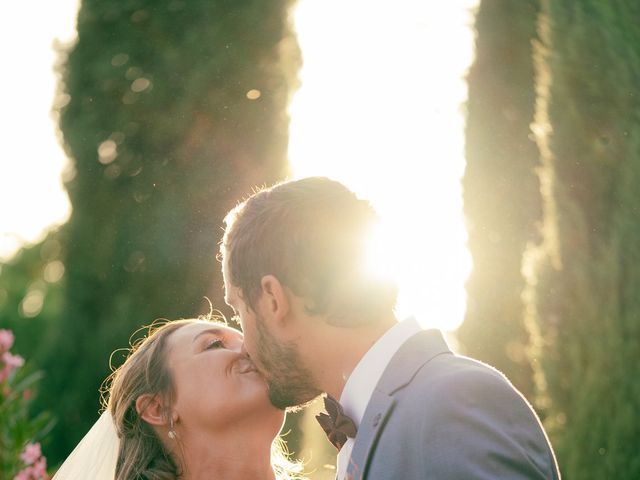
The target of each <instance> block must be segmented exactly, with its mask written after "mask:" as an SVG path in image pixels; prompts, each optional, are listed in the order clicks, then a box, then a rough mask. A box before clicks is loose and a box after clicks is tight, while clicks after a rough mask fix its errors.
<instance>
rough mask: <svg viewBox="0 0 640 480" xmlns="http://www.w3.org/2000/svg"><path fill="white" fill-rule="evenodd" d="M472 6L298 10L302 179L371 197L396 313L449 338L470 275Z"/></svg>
mask: <svg viewBox="0 0 640 480" xmlns="http://www.w3.org/2000/svg"><path fill="white" fill-rule="evenodd" d="M476 4H477V0H465V1H461V2H437V3H436V2H425V1H424V0H399V1H398V2H395V3H393V5H392V6H390V5H389V3H388V2H377V1H373V2H372V1H368V0H350V1H348V2H344V1H342V0H340V1H338V0H325V1H323V2H314V1H311V0H301V1H300V2H299V4H298V7H297V8H296V10H295V13H294V15H295V16H294V21H295V26H296V30H297V32H298V35H299V42H300V46H301V49H302V54H303V61H304V65H303V68H302V71H301V80H302V87H301V89H300V90H299V92H298V93H297V94H296V96H295V98H294V100H293V102H292V105H291V108H290V113H291V117H292V118H291V132H290V148H289V156H290V159H291V163H292V169H293V172H294V175H295V177H303V176H308V175H325V176H329V177H331V178H334V179H336V180H339V181H342V182H344V183H345V184H347V185H348V186H349V187H350V188H352V189H353V190H354V191H356V192H357V193H358V194H359V195H361V196H362V197H365V198H368V199H370V200H371V201H372V203H373V204H374V206H375V207H376V208H377V210H378V212H379V213H380V215H381V232H380V237H379V238H378V240H379V241H380V242H381V244H382V245H387V247H386V249H385V250H384V251H385V254H384V257H385V259H384V260H385V262H388V263H389V264H390V266H391V267H390V268H392V269H393V272H394V274H395V275H396V278H397V279H398V282H399V284H400V298H399V304H398V314H399V316H400V317H404V316H406V315H409V314H413V315H415V316H416V317H417V318H418V320H419V321H420V322H421V324H422V325H423V326H428V327H438V328H442V329H444V330H447V331H452V330H454V329H456V328H457V327H458V326H459V325H460V323H461V322H462V320H463V316H464V311H465V306H466V301H465V297H466V294H465V290H464V282H465V280H466V278H467V276H468V274H469V271H470V268H471V259H470V255H469V253H468V251H467V249H466V246H465V242H466V232H465V228H464V222H463V217H462V194H461V185H460V178H461V176H462V174H463V171H464V155H463V153H464V152H463V124H464V119H463V116H462V113H461V112H462V104H463V102H464V101H465V99H466V84H465V81H464V75H465V72H466V70H467V68H468V67H469V65H470V63H471V59H472V51H473V37H472V32H471V30H470V28H469V27H470V22H471V9H472V8H474V7H475V5H476ZM389 245H392V248H389V247H388V246H389ZM377 251H378V252H380V251H381V249H380V247H378V248H377Z"/></svg>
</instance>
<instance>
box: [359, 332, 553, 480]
mask: <svg viewBox="0 0 640 480" xmlns="http://www.w3.org/2000/svg"><path fill="white" fill-rule="evenodd" d="M347 478H348V479H358V480H360V479H369V480H387V479H388V480H391V479H393V480H398V479H429V480H436V479H438V480H471V479H477V480H489V479H491V480H495V479H510V480H516V479H527V480H529V479H550V480H558V479H559V478H560V474H559V472H558V467H557V464H556V460H555V457H554V454H553V450H552V448H551V445H550V444H549V441H548V439H547V436H546V435H545V433H544V430H543V429H542V425H541V424H540V421H539V419H538V417H537V415H536V414H535V413H534V411H533V409H532V408H531V406H530V405H529V403H528V402H527V401H526V400H525V399H524V397H523V396H522V395H521V394H520V393H519V392H518V391H517V390H516V389H515V388H514V387H513V386H512V385H511V383H509V381H508V380H507V379H506V378H505V377H504V375H502V374H501V373H500V372H498V371H497V370H495V369H493V368H491V367H489V366H487V365H485V364H483V363H481V362H478V361H475V360H472V359H470V358H466V357H462V356H458V355H455V354H453V353H452V352H451V351H450V350H449V348H448V347H447V344H446V343H445V341H444V338H443V337H442V334H441V333H440V332H439V331H437V330H427V331H423V332H420V333H418V334H416V335H414V336H413V337H411V338H410V339H409V340H407V342H406V343H405V344H404V345H403V346H402V347H401V348H400V350H399V351H398V352H397V353H396V354H395V356H394V357H393V358H392V360H391V362H390V363H389V365H388V366H387V368H386V370H385V372H384V374H383V375H382V378H381V379H380V381H379V382H378V385H377V387H376V389H375V390H374V392H373V395H372V397H371V399H370V401H369V404H368V405H367V408H366V411H365V413H364V417H363V418H362V422H361V423H360V427H359V429H358V434H357V436H356V439H355V443H354V447H353V451H352V454H351V459H350V462H349V466H348V468H347Z"/></svg>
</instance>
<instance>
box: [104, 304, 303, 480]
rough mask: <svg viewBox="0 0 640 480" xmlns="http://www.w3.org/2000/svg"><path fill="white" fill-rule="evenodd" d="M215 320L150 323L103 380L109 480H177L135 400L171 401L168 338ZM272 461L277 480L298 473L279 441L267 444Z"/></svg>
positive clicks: (170, 461) (166, 453)
mask: <svg viewBox="0 0 640 480" xmlns="http://www.w3.org/2000/svg"><path fill="white" fill-rule="evenodd" d="M221 320H224V319H223V317H212V316H209V317H206V318H199V319H188V320H174V321H168V320H165V321H159V322H154V323H153V324H152V325H150V326H149V327H146V329H147V335H146V336H145V337H144V338H142V339H140V340H138V341H137V342H135V343H132V346H131V348H130V349H129V355H128V357H127V359H126V360H125V362H124V363H123V364H122V365H121V366H120V367H118V368H117V369H115V370H114V372H113V373H112V374H111V375H110V376H109V377H108V378H107V380H105V383H104V384H103V388H102V394H103V404H104V405H105V406H106V408H107V409H108V410H109V411H110V412H111V415H112V416H113V420H114V423H115V426H116V430H117V432H118V437H119V439H120V450H119V453H118V463H117V466H116V476H115V479H114V480H138V479H144V480H174V479H177V478H179V477H180V473H181V472H180V471H179V467H178V463H177V462H176V460H175V459H174V458H173V456H172V455H171V453H170V452H169V451H168V450H167V449H166V448H165V446H164V445H163V443H162V441H161V440H160V438H158V436H157V434H156V432H155V431H154V430H153V428H152V427H151V426H150V425H149V424H148V423H147V422H145V421H144V420H143V419H142V418H141V416H140V414H139V412H138V411H137V409H136V400H137V399H138V397H140V396H141V395H144V394H151V395H156V394H160V395H163V396H166V397H168V398H171V397H172V393H173V381H172V378H171V372H170V371H169V369H168V368H167V362H166V357H167V339H168V337H169V335H171V334H172V333H173V332H175V331H176V330H178V329H179V328H181V327H183V326H185V325H189V324H192V323H196V322H202V321H211V322H215V323H224V322H221ZM134 335H135V334H134ZM112 357H113V356H112ZM272 461H273V463H274V470H275V471H276V476H277V478H278V479H279V480H287V479H293V478H296V474H295V473H294V472H296V471H298V470H299V465H298V464H295V463H292V462H290V461H289V460H288V457H287V454H286V448H285V446H284V442H283V441H282V439H281V438H280V437H277V438H276V441H274V443H273V446H272Z"/></svg>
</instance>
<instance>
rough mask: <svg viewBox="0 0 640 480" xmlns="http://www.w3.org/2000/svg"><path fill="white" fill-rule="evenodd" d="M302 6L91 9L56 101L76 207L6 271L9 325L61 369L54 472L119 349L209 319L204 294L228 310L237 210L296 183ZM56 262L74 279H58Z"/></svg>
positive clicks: (85, 12)
mask: <svg viewBox="0 0 640 480" xmlns="http://www.w3.org/2000/svg"><path fill="white" fill-rule="evenodd" d="M291 4H292V1H289V0H282V1H274V2H262V1H257V0H240V1H234V2H229V1H225V0H217V1H216V0H212V1H196V0H194V1H190V2H186V1H182V0H153V1H151V0H126V1H120V0H118V1H115V0H110V1H97V0H84V1H83V2H82V4H81V7H80V11H79V16H78V22H77V29H78V39H77V42H75V43H74V44H73V45H71V46H69V47H68V48H67V49H66V50H65V51H62V52H60V55H61V67H60V75H61V89H60V92H59V95H58V99H57V100H56V105H57V107H58V113H59V119H60V128H61V131H62V134H63V137H64V138H63V141H64V146H65V148H66V150H67V153H68V155H69V157H70V158H71V159H72V164H73V172H72V174H71V175H70V176H69V178H68V180H67V184H66V186H67V189H68V192H69V196H70V199H71V203H72V207H73V212H72V215H71V218H70V220H69V222H68V224H66V225H65V226H64V227H63V228H62V230H61V231H59V232H54V233H52V234H50V236H49V237H48V238H47V240H45V241H44V242H43V243H41V244H38V245H36V246H33V247H29V248H26V249H23V250H22V251H21V252H20V253H19V254H18V256H16V258H14V259H13V260H12V261H11V262H8V263H7V264H6V265H3V268H2V272H1V273H0V281H1V284H0V321H1V322H2V323H1V324H2V325H3V326H5V325H8V326H11V327H12V328H15V330H16V334H18V338H19V339H22V338H24V339H27V338H28V339H29V340H20V341H21V342H23V343H20V348H22V347H24V350H23V351H24V354H25V355H27V356H31V355H32V356H33V357H34V359H35V360H36V361H37V362H38V363H39V365H40V366H42V367H43V369H44V371H45V374H46V375H45V378H44V379H43V382H42V389H43V395H42V396H41V398H40V399H39V400H38V402H37V405H36V408H38V409H48V410H51V411H52V412H53V413H54V415H55V416H56V417H57V418H58V419H59V422H58V424H57V426H56V428H55V429H54V430H53V432H52V437H51V442H50V443H49V444H48V445H46V449H47V454H48V456H49V458H50V463H51V464H52V465H55V464H56V463H57V462H59V461H61V460H62V459H63V458H64V457H65V456H66V455H67V454H68V453H69V452H70V450H71V449H72V447H73V446H74V445H75V444H76V443H77V441H78V440H79V439H80V438H81V437H82V436H83V435H84V433H85V432H86V431H87V430H88V428H89V427H90V425H91V424H92V423H93V422H94V421H95V419H96V418H97V416H98V411H99V408H100V405H99V395H98V389H99V386H100V384H101V382H102V380H103V379H104V378H105V377H106V376H107V375H108V373H109V365H108V359H109V355H110V353H111V352H112V351H114V350H115V349H117V348H121V347H126V346H127V345H128V342H129V337H130V335H131V334H132V333H133V331H134V330H136V329H137V328H139V327H140V326H141V325H144V324H149V323H151V322H152V321H153V320H154V319H156V318H159V317H165V318H184V317H191V316H196V315H199V314H203V313H207V312H208V311H209V303H208V301H207V300H205V297H207V298H209V299H211V301H212V303H213V307H214V308H219V309H222V310H224V306H223V301H222V297H223V295H222V294H223V291H222V279H221V274H220V268H219V264H218V263H217V261H216V260H215V255H216V251H217V246H218V241H219V239H220V237H221V234H222V226H223V223H222V220H223V217H224V214H225V213H226V211H227V210H228V209H229V208H231V207H232V206H233V205H234V203H235V202H236V201H237V200H239V199H240V198H242V197H243V196H244V195H246V194H247V193H249V192H250V191H251V189H252V188H253V187H254V186H255V185H262V184H271V183H273V182H275V181H277V180H281V179H283V178H284V177H285V176H286V175H287V169H288V164H287V159H286V150H287V140H288V114H287V105H288V102H289V98H290V96H291V95H292V93H293V91H294V89H295V88H296V86H297V71H298V67H299V63H300V57H299V51H298V47H297V42H296V39H295V37H294V36H293V35H292V32H291V26H290V24H289V14H288V9H289V7H290V6H291ZM52 249H53V252H52V251H51V250H52ZM51 262H59V263H58V264H56V265H57V266H58V267H59V268H58V269H57V272H58V273H59V272H60V271H61V270H60V269H62V272H63V274H62V276H61V277H60V278H55V277H56V275H54V274H52V273H51V271H50V272H49V277H50V280H52V281H47V280H46V279H45V277H46V276H47V274H46V272H45V270H46V268H47V265H48V264H50V263H51ZM50 270H51V267H50ZM54 270H56V269H55V268H54ZM54 273H56V272H55V271H54ZM54 279H55V281H53V280H54ZM32 291H38V292H40V293H36V294H35V295H36V297H33V296H32V298H31V302H30V303H29V302H27V303H25V299H26V298H27V296H28V294H29V292H32ZM38 295H40V296H39V297H38ZM38 298H40V301H41V305H40V306H39V307H38ZM25 305H26V306H27V307H29V308H27V311H25V308H24V307H25ZM226 313H229V312H226ZM120 360H121V357H119V356H118V357H116V359H115V361H116V363H117V362H118V361H120Z"/></svg>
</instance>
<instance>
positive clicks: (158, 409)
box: [136, 393, 167, 426]
mask: <svg viewBox="0 0 640 480" xmlns="http://www.w3.org/2000/svg"><path fill="white" fill-rule="evenodd" d="M136 411H137V412H138V415H140V418H142V419H143V420H144V421H145V422H147V423H148V424H150V425H155V426H159V425H166V424H167V415H166V409H165V406H164V402H163V400H162V397H161V396H160V395H158V394H155V395H152V394H150V393H145V394H144V395H140V396H139V397H138V398H137V399H136Z"/></svg>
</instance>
